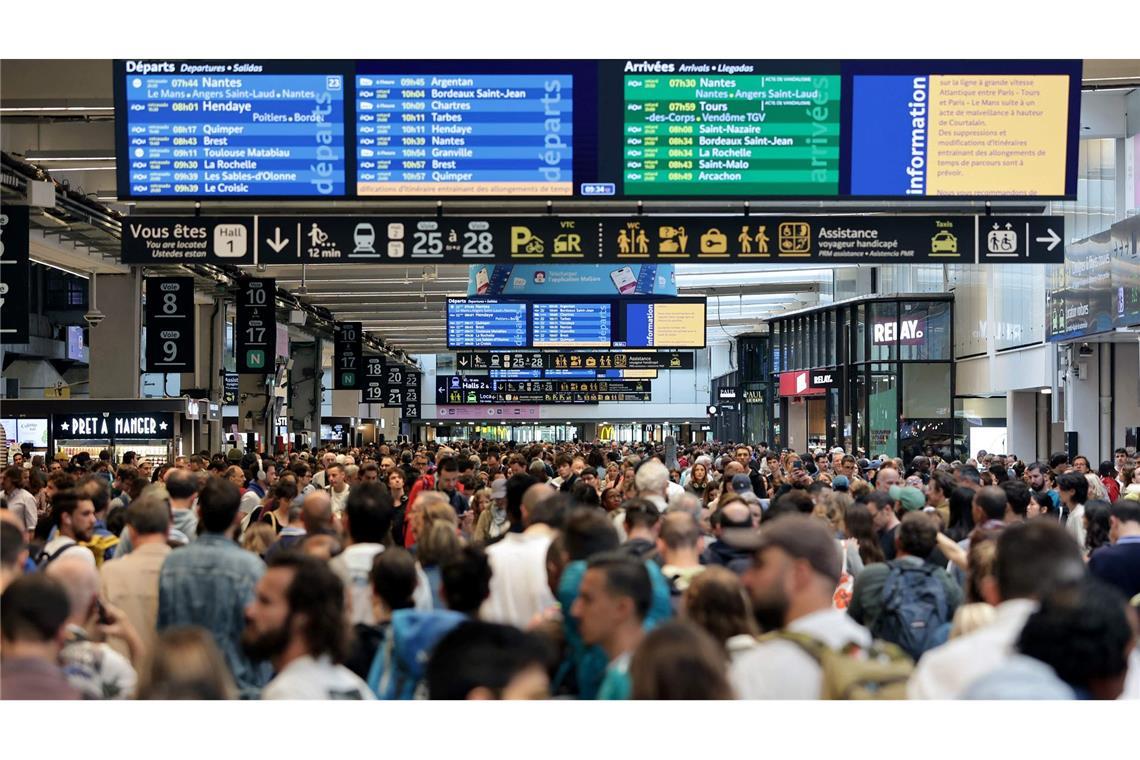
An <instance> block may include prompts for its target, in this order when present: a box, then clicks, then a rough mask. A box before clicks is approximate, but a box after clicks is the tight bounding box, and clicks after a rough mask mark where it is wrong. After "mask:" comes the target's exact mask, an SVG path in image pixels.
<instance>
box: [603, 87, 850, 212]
mask: <svg viewBox="0 0 1140 760" xmlns="http://www.w3.org/2000/svg"><path fill="white" fill-rule="evenodd" d="M705 68H709V69H711V68H712V67H711V66H708V67H705ZM747 69H748V70H752V69H753V67H752V66H748V67H747ZM624 95H625V120H624V124H623V133H624V135H623V136H624V142H623V151H624V154H623V159H624V176H623V180H624V187H625V192H626V194H632V195H671V196H677V195H682V196H709V195H712V196H725V195H757V196H771V195H813V196H815V195H836V194H838V192H839V106H840V101H841V88H840V77H839V76H828V75H822V74H820V75H810V74H764V73H751V74H732V75H725V74H718V73H700V74H684V75H681V74H644V75H627V76H626V77H625V83H624Z"/></svg>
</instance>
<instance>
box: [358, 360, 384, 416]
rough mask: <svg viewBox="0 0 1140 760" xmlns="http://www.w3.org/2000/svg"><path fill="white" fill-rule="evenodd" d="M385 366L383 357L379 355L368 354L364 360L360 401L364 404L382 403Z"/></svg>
mask: <svg viewBox="0 0 1140 760" xmlns="http://www.w3.org/2000/svg"><path fill="white" fill-rule="evenodd" d="M385 372H386V367H385V366H384V359H383V358H381V357H379V356H369V357H367V358H366V359H365V362H364V392H363V393H362V394H361V401H362V402H363V403H365V404H383V403H384V376H385Z"/></svg>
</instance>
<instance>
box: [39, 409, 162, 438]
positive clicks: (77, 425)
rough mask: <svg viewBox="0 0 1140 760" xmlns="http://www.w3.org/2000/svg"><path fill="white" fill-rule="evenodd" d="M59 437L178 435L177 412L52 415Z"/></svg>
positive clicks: (55, 435)
mask: <svg viewBox="0 0 1140 760" xmlns="http://www.w3.org/2000/svg"><path fill="white" fill-rule="evenodd" d="M52 437H53V438H54V439H55V440H56V441H110V440H116V441H125V440H134V441H159V440H168V439H171V438H173V437H174V413H173V412H154V413H152V414H133V413H130V412H104V413H103V414H101V415H87V416H79V415H72V414H56V415H53V416H52Z"/></svg>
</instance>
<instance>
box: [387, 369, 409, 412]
mask: <svg viewBox="0 0 1140 760" xmlns="http://www.w3.org/2000/svg"><path fill="white" fill-rule="evenodd" d="M405 372H406V369H405V368H404V365H402V364H389V365H387V366H386V367H385V369H384V406H385V407H388V408H390V409H403V408H404V393H405V387H404V386H405V383H406V382H407V380H406V378H405Z"/></svg>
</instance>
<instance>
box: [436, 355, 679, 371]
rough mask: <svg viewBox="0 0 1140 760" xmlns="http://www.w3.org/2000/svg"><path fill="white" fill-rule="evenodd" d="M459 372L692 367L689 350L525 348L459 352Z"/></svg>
mask: <svg viewBox="0 0 1140 760" xmlns="http://www.w3.org/2000/svg"><path fill="white" fill-rule="evenodd" d="M455 366H456V368H457V369H458V370H459V371H460V372H466V371H470V370H488V369H598V370H609V369H635V370H638V369H639V370H655V369H692V368H693V352H692V351H609V352H606V353H589V352H569V353H566V352H558V353H545V354H544V353H537V352H533V353H528V352H525V351H461V352H459V353H457V354H456V355H455Z"/></svg>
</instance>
